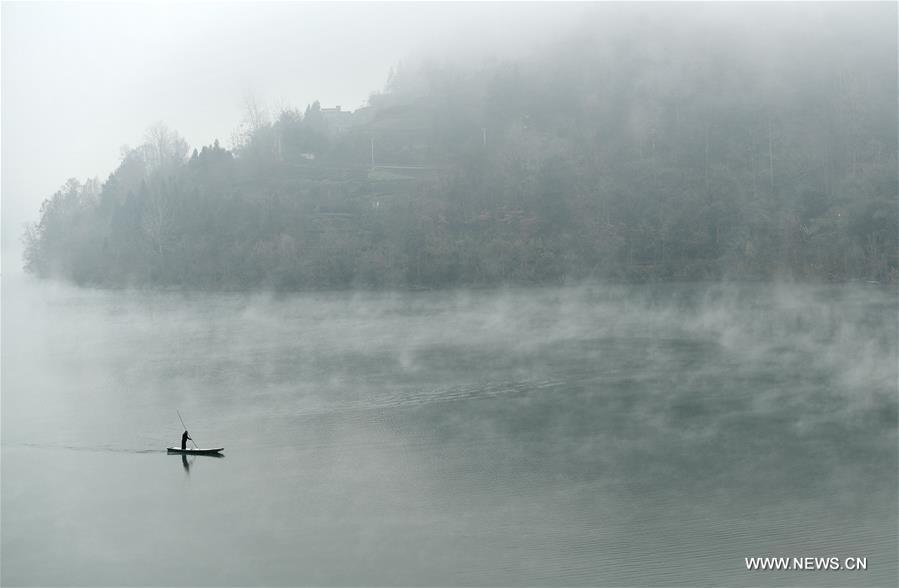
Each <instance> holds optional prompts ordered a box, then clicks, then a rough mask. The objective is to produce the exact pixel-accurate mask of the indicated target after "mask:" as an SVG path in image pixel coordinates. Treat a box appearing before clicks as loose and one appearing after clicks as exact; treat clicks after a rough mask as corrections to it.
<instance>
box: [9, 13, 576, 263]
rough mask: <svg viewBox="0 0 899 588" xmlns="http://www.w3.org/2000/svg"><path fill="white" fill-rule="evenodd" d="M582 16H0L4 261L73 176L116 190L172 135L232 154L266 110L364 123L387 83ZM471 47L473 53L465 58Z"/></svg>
mask: <svg viewBox="0 0 899 588" xmlns="http://www.w3.org/2000/svg"><path fill="white" fill-rule="evenodd" d="M583 11H584V7H582V6H564V5H561V6H560V5H552V6H551V5H549V4H544V5H539V4H530V5H526V4H520V5H498V4H475V3H463V4H453V5H448V4H445V3H413V2H403V3H376V2H373V3H369V2H365V3H343V2H341V3H317V2H313V3H288V2H269V3H266V2H227V3H224V2H192V3H167V2H166V3H158V2H153V3H140V2H129V3H127V4H124V5H123V4H119V3H113V2H102V3H37V2H35V3H31V2H28V3H25V2H5V3H4V4H3V7H2V27H3V28H2V87H3V104H2V119H3V126H2V151H3V159H2V166H3V169H2V171H3V173H2V188H0V191H2V196H3V198H2V206H3V210H2V212H3V214H2V216H3V220H2V222H3V226H2V247H3V251H4V252H6V253H5V254H4V258H3V262H4V263H3V266H4V271H5V272H9V271H12V272H17V271H19V270H20V268H21V263H20V261H19V258H20V257H21V247H20V244H19V240H20V237H21V234H22V226H23V224H24V223H26V222H33V221H35V220H37V215H38V211H39V209H40V204H41V202H42V201H43V200H44V199H45V198H48V197H49V196H50V195H52V194H53V192H54V191H55V190H57V189H58V188H59V186H60V185H62V184H63V183H64V182H65V181H66V179H68V178H70V177H77V178H81V179H84V178H89V177H99V178H101V179H105V177H106V176H107V175H108V174H109V173H110V172H112V171H113V170H114V169H115V167H116V166H117V164H118V162H119V160H120V148H121V147H122V146H123V145H132V146H134V145H137V144H139V143H140V141H141V140H142V138H143V136H144V132H145V131H146V129H147V127H149V126H150V125H151V124H152V123H154V122H156V121H164V122H165V123H166V124H168V125H169V126H170V127H172V128H174V129H177V130H178V131H179V132H180V133H181V134H182V135H183V136H184V137H185V138H186V139H187V140H188V142H189V143H190V144H191V146H200V145H204V144H211V143H212V142H213V140H214V139H216V138H218V139H219V140H221V141H222V142H223V143H224V144H230V142H231V137H232V135H233V134H234V132H235V131H236V130H237V129H238V126H239V124H240V121H241V119H242V117H243V116H244V114H245V100H246V98H247V97H248V96H252V97H254V98H255V99H256V100H258V101H259V102H260V104H262V105H263V106H265V107H267V108H268V109H269V110H270V111H272V112H277V110H278V109H280V108H282V107H298V108H304V107H305V106H306V105H307V104H311V103H312V102H313V101H315V100H319V101H321V103H322V104H323V105H325V106H335V105H342V106H343V107H344V108H347V109H351V110H352V109H355V108H358V107H359V106H361V105H362V104H364V103H365V102H366V101H367V99H368V96H369V94H370V93H372V92H374V91H378V90H380V89H382V88H383V87H384V84H385V82H386V80H387V74H388V72H389V70H390V68H392V67H395V66H396V65H397V64H398V63H401V62H404V61H405V62H407V63H415V62H418V61H421V60H423V59H426V58H429V57H430V58H440V59H443V58H449V57H450V55H452V56H456V57H461V56H468V57H471V58H472V59H486V58H488V57H493V58H502V57H504V56H508V55H510V54H512V55H514V54H516V53H521V52H523V51H524V50H525V47H527V48H533V45H532V43H540V42H543V40H544V39H546V38H547V37H550V36H551V35H552V34H553V33H554V32H558V31H560V30H563V29H566V28H568V27H569V26H570V25H571V23H572V22H574V21H576V19H577V15H578V14H581V13H582V12H583ZM459 39H465V42H464V43H463V44H461V46H460V44H459V43H458V41H459Z"/></svg>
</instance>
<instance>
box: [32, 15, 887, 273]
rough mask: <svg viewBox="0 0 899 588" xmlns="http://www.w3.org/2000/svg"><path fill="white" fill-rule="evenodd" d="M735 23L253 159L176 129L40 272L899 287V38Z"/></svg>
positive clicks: (412, 103) (71, 230)
mask: <svg viewBox="0 0 899 588" xmlns="http://www.w3.org/2000/svg"><path fill="white" fill-rule="evenodd" d="M619 24H620V23H619ZM731 24H732V25H733V26H732V27H731V28H722V27H703V26H701V24H697V23H696V22H695V21H690V20H689V19H686V20H685V21H684V22H681V23H678V22H672V21H670V20H665V19H655V20H654V19H653V18H646V17H645V16H642V17H639V18H633V19H630V20H628V21H627V22H625V23H623V24H620V26H617V27H609V28H608V30H604V31H602V34H597V33H596V31H591V32H589V33H585V34H582V35H579V36H575V37H572V38H569V39H567V40H565V41H564V42H559V43H557V44H556V45H555V46H553V47H551V48H549V49H547V50H546V51H544V52H543V53H542V54H541V55H540V56H539V57H534V58H529V59H527V60H521V61H506V62H498V63H482V64H480V65H478V66H471V65H450V64H446V63H428V64H425V65H423V66H421V67H419V68H414V69H408V68H407V69H402V68H401V69H399V70H398V71H394V72H392V73H391V76H390V79H389V82H388V84H387V86H386V88H385V89H384V91H383V92H381V93H377V94H374V95H372V96H371V98H370V100H369V105H368V106H367V107H366V108H363V109H359V110H357V111H356V112H354V113H349V112H345V111H336V110H335V109H324V108H322V107H321V106H320V105H319V104H318V103H315V104H313V105H310V106H309V107H307V108H306V109H305V111H304V112H299V111H295V110H285V111H283V112H281V113H280V114H279V115H278V116H277V117H276V118H274V119H272V118H270V117H269V116H268V115H267V113H266V112H264V111H263V110H262V109H260V108H258V107H257V106H255V105H253V104H249V105H248V108H247V117H246V120H245V124H244V126H243V127H242V132H241V134H240V136H239V137H238V138H237V140H236V141H235V146H234V148H233V149H231V150H227V149H224V148H222V147H221V146H220V145H219V144H218V142H217V141H216V142H215V144H213V145H210V146H207V147H203V148H202V149H200V150H199V151H197V150H194V151H193V153H189V147H188V146H187V144H186V143H185V142H184V140H183V139H181V138H180V137H179V136H178V135H177V133H175V132H173V131H170V130H169V129H167V128H165V127H164V126H162V125H157V126H155V127H153V128H152V129H151V130H150V131H149V132H148V135H147V141H146V142H145V144H144V145H142V146H141V147H139V148H137V149H132V150H127V151H126V152H124V153H123V158H122V161H121V164H120V165H119V167H118V168H117V169H116V170H115V171H114V172H113V173H112V174H111V175H110V176H109V178H108V179H107V181H106V182H104V183H102V184H101V183H100V182H98V181H96V180H90V181H87V182H85V183H83V184H82V183H79V182H78V181H75V180H70V181H69V182H68V183H66V185H65V186H63V188H62V189H61V190H60V191H59V192H57V193H56V194H55V195H54V196H53V197H52V198H50V199H48V200H47V201H45V203H44V206H43V208H42V211H41V219H40V221H39V222H38V223H36V224H35V225H33V226H31V227H29V229H28V231H27V233H26V236H25V240H26V252H25V256H26V260H25V261H26V267H27V269H28V270H29V271H32V272H34V273H36V274H38V275H42V276H44V275H61V276H65V277H67V278H69V279H72V280H75V281H77V282H79V283H90V284H100V285H128V284H132V285H146V284H153V285H183V286H196V287H205V288H253V287H272V288H280V289H303V288H342V287H355V286H359V287H440V286H454V285H476V284H496V283H546V282H554V281H559V280H563V279H566V278H572V279H579V278H603V279H623V280H672V279H675V280H676V279H719V278H733V279H769V278H774V277H783V276H792V277H795V278H797V279H814V280H848V279H868V280H878V281H894V280H896V277H897V249H899V243H897V198H899V190H897V130H896V129H897V116H896V98H897V96H896V75H897V74H896V41H895V36H894V35H893V36H892V37H891V36H890V35H881V34H870V33H866V34H861V33H859V32H858V29H854V28H853V26H854V24H858V23H854V24H853V23H849V24H846V23H841V22H837V23H834V22H831V21H827V20H826V19H824V20H820V19H818V20H816V19H809V20H808V21H804V22H802V23H801V26H800V25H797V26H794V27H792V28H789V29H785V30H782V31H780V32H777V31H775V32H774V33H771V34H770V35H768V36H767V37H765V38H759V36H758V35H756V34H755V30H754V29H752V27H749V28H748V30H747V29H740V28H739V27H737V26H736V24H735V23H731ZM863 24H864V23H863ZM775 29H776V27H775Z"/></svg>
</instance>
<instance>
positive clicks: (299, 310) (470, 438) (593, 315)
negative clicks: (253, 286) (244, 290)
mask: <svg viewBox="0 0 899 588" xmlns="http://www.w3.org/2000/svg"><path fill="white" fill-rule="evenodd" d="M2 287H3V292H2V294H3V296H2V300H3V332H2V336H3V340H2V350H3V370H2V388H3V395H2V451H3V454H2V458H3V459H2V467H3V470H2V474H3V475H2V512H3V526H2V554H3V567H2V577H0V581H2V583H3V584H4V585H18V584H28V585H63V584H65V585H104V584H122V583H128V584H132V585H147V584H152V585H310V584H313V585H397V584H399V585H578V584H580V585H685V586H686V585H691V586H693V585H720V584H722V583H727V584H733V585H767V584H770V585H841V586H842V585H872V586H874V585H891V584H894V583H895V580H896V579H897V556H896V553H897V541H896V528H897V515H896V503H897V394H896V385H897V384H896V382H897V363H896V353H897V333H896V323H895V321H894V320H893V319H894V318H895V317H896V311H897V298H896V293H895V291H894V289H885V288H882V287H879V286H873V285H866V284H856V285H846V286H808V285H796V284H777V285H770V284H766V285H762V284H742V285H734V284H730V285H722V284H688V283H683V284H664V285H657V286H656V285H651V286H640V287H634V286H620V285H603V284H592V285H591V284H588V285H582V286H572V287H559V288H556V287H547V288H534V289H524V288H519V289H498V290H477V291H475V290H456V291H448V292H409V293H364V292H345V293H331V292H327V293H306V294H295V295H284V296H279V295H270V294H207V293H180V292H172V293H166V292H150V291H103V290H91V289H78V288H73V287H69V286H65V285H61V284H59V283H54V282H36V281H32V280H30V279H28V278H24V277H18V276H14V277H7V276H4V278H3V283H2ZM176 409H177V410H180V412H181V414H182V415H183V416H184V419H185V422H186V424H187V426H188V427H189V428H190V431H191V435H192V436H193V437H194V439H195V440H196V441H197V443H198V444H199V445H200V446H207V447H208V446H224V447H225V456H226V457H225V458H224V459H218V460H214V459H203V458H194V459H193V460H192V461H190V462H189V463H188V464H187V465H186V466H185V465H184V464H183V463H182V461H181V458H180V457H175V456H167V455H166V454H165V452H164V449H165V447H166V446H172V445H176V444H177V443H178V441H179V439H180V434H181V426H180V423H179V421H178V417H177V414H176V412H175V411H176ZM763 555H778V556H806V555H811V556H815V555H817V556H831V555H836V556H839V557H849V556H860V557H867V558H868V565H869V570H868V571H867V572H857V573H851V572H838V573H836V572H826V573H824V572H821V573H818V572H814V573H813V572H754V573H753V572H746V571H745V567H744V563H743V558H744V557H750V556H763Z"/></svg>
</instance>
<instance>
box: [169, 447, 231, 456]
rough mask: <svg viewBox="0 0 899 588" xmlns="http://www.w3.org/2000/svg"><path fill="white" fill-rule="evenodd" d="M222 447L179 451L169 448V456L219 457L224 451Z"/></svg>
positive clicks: (178, 449)
mask: <svg viewBox="0 0 899 588" xmlns="http://www.w3.org/2000/svg"><path fill="white" fill-rule="evenodd" d="M224 450H225V448H224V447H216V448H215V449H190V448H188V449H181V448H180V447H169V448H168V452H169V454H178V455H220V454H221V453H222V451H224Z"/></svg>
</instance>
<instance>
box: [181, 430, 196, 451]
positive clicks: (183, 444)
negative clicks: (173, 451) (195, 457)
mask: <svg viewBox="0 0 899 588" xmlns="http://www.w3.org/2000/svg"><path fill="white" fill-rule="evenodd" d="M188 439H190V435H188V434H187V431H186V430H185V431H184V434H183V435H181V451H184V450H185V449H187V440H188ZM190 440H191V441H193V439H190Z"/></svg>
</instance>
